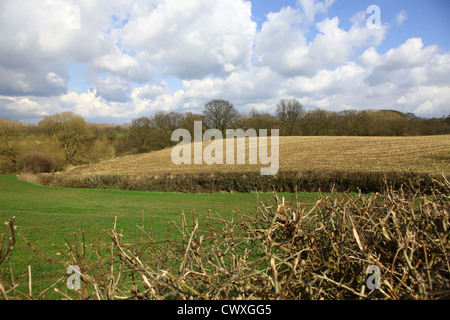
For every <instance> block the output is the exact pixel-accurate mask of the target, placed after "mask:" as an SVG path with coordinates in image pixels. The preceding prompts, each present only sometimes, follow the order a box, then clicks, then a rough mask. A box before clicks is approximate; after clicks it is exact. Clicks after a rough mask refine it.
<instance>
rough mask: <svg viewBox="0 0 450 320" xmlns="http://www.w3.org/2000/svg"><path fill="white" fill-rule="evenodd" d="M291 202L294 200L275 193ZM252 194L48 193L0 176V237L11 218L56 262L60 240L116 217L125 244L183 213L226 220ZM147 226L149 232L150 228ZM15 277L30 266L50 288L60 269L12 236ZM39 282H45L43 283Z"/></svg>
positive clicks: (251, 201)
mask: <svg viewBox="0 0 450 320" xmlns="http://www.w3.org/2000/svg"><path fill="white" fill-rule="evenodd" d="M280 196H284V197H286V201H290V199H291V198H292V197H294V195H292V194H280ZM317 196H318V194H309V193H304V194H303V193H300V194H298V195H297V197H298V199H299V201H301V202H302V203H303V204H304V205H305V206H309V205H310V204H311V203H314V202H315V200H316V198H317ZM257 197H258V195H257V194H222V193H216V194H183V193H149V192H136V191H120V190H95V189H68V188H49V187H43V186H40V185H38V184H36V183H30V182H25V181H21V180H18V178H17V177H16V176H15V175H0V221H1V222H2V224H1V225H0V235H1V234H2V233H5V234H6V235H7V227H6V226H5V225H4V224H3V222H7V221H8V220H9V219H11V218H12V217H15V225H16V227H17V229H16V232H17V233H18V234H20V235H23V236H24V237H25V238H26V239H27V240H28V241H29V242H30V243H31V244H32V245H33V246H34V247H35V248H36V249H38V250H39V251H42V252H43V253H45V255H46V256H47V257H50V258H55V257H56V254H57V252H58V251H57V250H56V249H55V248H54V245H56V246H57V247H58V248H61V247H64V244H65V238H66V239H71V238H72V234H73V233H74V232H78V231H79V230H84V231H86V232H88V233H91V234H98V231H101V230H102V229H109V230H110V229H112V228H113V224H114V221H115V218H116V217H117V229H118V230H122V234H123V235H124V239H126V240H128V241H131V242H133V241H134V240H135V239H136V237H137V234H138V233H139V229H138V228H137V227H136V226H137V225H142V215H144V218H145V224H146V229H147V231H149V230H150V229H151V230H152V231H153V232H154V233H157V232H164V231H165V230H167V227H168V224H170V222H171V221H175V222H177V223H179V222H180V217H181V213H182V212H183V211H184V212H185V214H186V219H188V220H191V219H193V218H191V217H192V211H193V210H195V212H196V213H199V214H203V215H209V211H210V210H211V213H212V214H213V215H215V214H217V213H218V214H220V215H221V216H222V217H223V218H225V219H227V218H231V216H232V213H233V211H235V210H239V211H241V212H243V213H251V212H254V211H255V209H256V202H257ZM259 199H260V200H263V201H265V200H267V201H268V202H270V201H271V200H272V195H271V194H260V195H259ZM150 224H151V228H150ZM10 257H11V263H12V267H13V270H14V273H15V274H17V275H19V274H23V273H24V272H26V267H27V264H28V262H29V261H30V260H32V259H33V261H32V263H31V266H32V272H33V279H34V283H35V284H36V285H39V283H40V282H41V284H42V285H44V284H43V283H46V284H49V283H50V282H47V281H51V280H52V279H53V280H56V279H57V278H58V277H61V275H62V274H64V271H65V270H63V269H58V268H61V266H58V268H57V267H56V266H55V265H52V264H48V263H45V261H44V260H43V259H41V258H40V257H35V253H34V251H33V250H32V249H31V248H29V247H28V246H27V244H26V242H25V240H24V239H23V238H21V237H20V236H16V245H15V247H14V249H13V250H12V251H11V253H10ZM9 268H10V265H9V263H8V261H5V262H4V263H3V264H2V265H0V272H3V273H5V272H7V270H9ZM42 281H44V282H42Z"/></svg>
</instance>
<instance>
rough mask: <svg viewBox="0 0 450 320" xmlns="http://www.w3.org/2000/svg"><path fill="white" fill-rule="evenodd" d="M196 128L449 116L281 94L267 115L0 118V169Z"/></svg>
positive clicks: (435, 122)
mask: <svg viewBox="0 0 450 320" xmlns="http://www.w3.org/2000/svg"><path fill="white" fill-rule="evenodd" d="M195 121H201V122H202V124H203V131H205V130H207V129H219V130H221V131H222V133H223V134H224V135H225V131H226V129H243V130H247V129H250V128H252V129H255V130H256V132H259V130H260V129H268V130H270V129H279V132H280V135H281V136H414V135H440V134H450V114H449V115H448V116H443V117H441V118H421V117H417V116H415V115H414V114H412V113H401V112H398V111H393V110H378V111H374V110H362V111H360V110H345V111H340V112H333V111H326V110H322V109H315V110H305V108H304V106H303V105H302V104H301V103H300V102H299V101H298V100H297V99H283V100H281V101H280V102H279V103H278V104H277V106H276V110H275V112H274V114H271V113H268V112H259V111H257V110H256V109H253V110H251V112H249V113H240V112H239V111H238V110H237V109H236V108H235V107H234V105H233V104H232V103H231V102H229V101H227V100H221V99H215V100H211V101H210V102H208V103H207V104H205V106H204V109H203V112H202V113H193V112H174V111H173V112H158V113H156V114H155V115H153V116H151V117H150V116H148V117H147V116H144V117H139V118H136V119H133V120H132V121H131V123H130V124H122V125H109V124H95V123H88V122H86V121H85V119H83V117H81V116H80V115H77V114H74V113H72V112H62V113H58V114H54V115H49V116H46V117H44V118H43V119H42V120H41V121H39V123H37V124H25V123H22V122H20V121H17V120H11V119H0V172H1V173H11V172H20V171H30V172H34V173H37V172H48V171H58V170H63V169H64V168H66V167H67V166H70V165H80V164H88V163H94V162H98V161H101V160H104V159H111V158H114V157H117V156H122V155H127V154H137V153H144V152H150V151H155V150H160V149H164V148H167V147H170V146H173V145H175V144H176V143H177V142H174V141H172V140H171V135H172V132H173V131H174V130H176V129H179V128H182V129H186V130H188V131H189V132H190V133H191V135H193V134H194V122H195Z"/></svg>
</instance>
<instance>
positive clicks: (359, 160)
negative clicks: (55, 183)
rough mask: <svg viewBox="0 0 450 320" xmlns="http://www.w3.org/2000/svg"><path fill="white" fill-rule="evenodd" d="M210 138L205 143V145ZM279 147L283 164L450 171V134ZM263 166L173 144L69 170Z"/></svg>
mask: <svg viewBox="0 0 450 320" xmlns="http://www.w3.org/2000/svg"><path fill="white" fill-rule="evenodd" d="M207 144H208V143H203V147H205V146H206V145H207ZM247 147H248V144H247ZM279 149H280V168H279V170H297V171H308V170H312V171H328V170H338V171H415V172H427V173H437V174H441V173H445V174H448V173H450V135H443V136H421V137H280V143H279ZM192 150H193V149H192ZM224 151H225V147H224ZM251 152H257V150H251ZM247 153H248V148H247ZM247 157H248V154H247ZM192 163H193V161H192ZM246 163H248V161H246ZM258 163H259V160H258ZM261 167H268V165H261V164H257V165H249V164H245V165H226V164H224V165H206V164H202V165H194V164H191V165H175V164H173V163H172V160H171V148H170V149H164V150H160V151H156V152H151V153H147V154H140V155H135V156H127V157H122V158H116V159H114V160H110V161H105V162H102V163H98V164H94V165H89V166H79V167H74V168H71V169H69V170H67V173H68V174H76V175H105V174H126V175H141V174H146V175H154V174H161V173H195V172H214V171H234V172H235V171H253V170H257V171H259V169H260V168H261Z"/></svg>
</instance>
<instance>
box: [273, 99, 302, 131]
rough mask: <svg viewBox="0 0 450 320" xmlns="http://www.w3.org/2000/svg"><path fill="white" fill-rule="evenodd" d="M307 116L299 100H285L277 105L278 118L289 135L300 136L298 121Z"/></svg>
mask: <svg viewBox="0 0 450 320" xmlns="http://www.w3.org/2000/svg"><path fill="white" fill-rule="evenodd" d="M304 116H305V109H304V108H303V105H302V104H301V103H300V101H298V100H297V99H283V100H281V101H280V102H279V103H278V105H277V110H276V117H277V118H278V120H280V121H281V122H282V124H283V127H284V128H282V129H284V130H283V131H285V134H287V135H294V134H300V133H301V130H299V126H298V123H297V122H298V120H300V119H301V118H303V117H304Z"/></svg>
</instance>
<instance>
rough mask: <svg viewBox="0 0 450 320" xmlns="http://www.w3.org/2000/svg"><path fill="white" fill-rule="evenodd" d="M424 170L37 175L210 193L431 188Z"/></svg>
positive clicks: (93, 184) (50, 180)
mask: <svg viewBox="0 0 450 320" xmlns="http://www.w3.org/2000/svg"><path fill="white" fill-rule="evenodd" d="M436 178H439V177H437V176H433V175H430V174H426V173H414V172H344V171H323V172H322V171H320V172H319V171H307V172H297V171H280V172H279V173H278V174H277V175H275V176H261V175H260V174H259V173H258V172H247V173H233V172H216V173H214V174H212V173H196V174H161V175H156V176H132V175H89V176H71V175H57V174H40V175H39V179H38V180H39V183H40V184H41V185H44V186H52V187H66V188H93V189H119V190H131V191H157V192H158V191H160V192H183V193H187V192H189V193H213V192H241V193H249V192H271V191H273V190H274V188H275V189H276V190H277V191H278V192H295V191H299V192H318V191H322V192H330V191H331V190H332V188H333V187H334V190H335V191H338V192H345V191H350V192H359V191H361V192H363V193H370V192H382V191H383V190H384V186H385V185H386V184H388V185H390V186H393V187H394V188H399V187H400V186H401V185H408V186H412V187H414V188H416V189H417V188H421V189H422V190H431V188H432V187H433V179H436Z"/></svg>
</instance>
